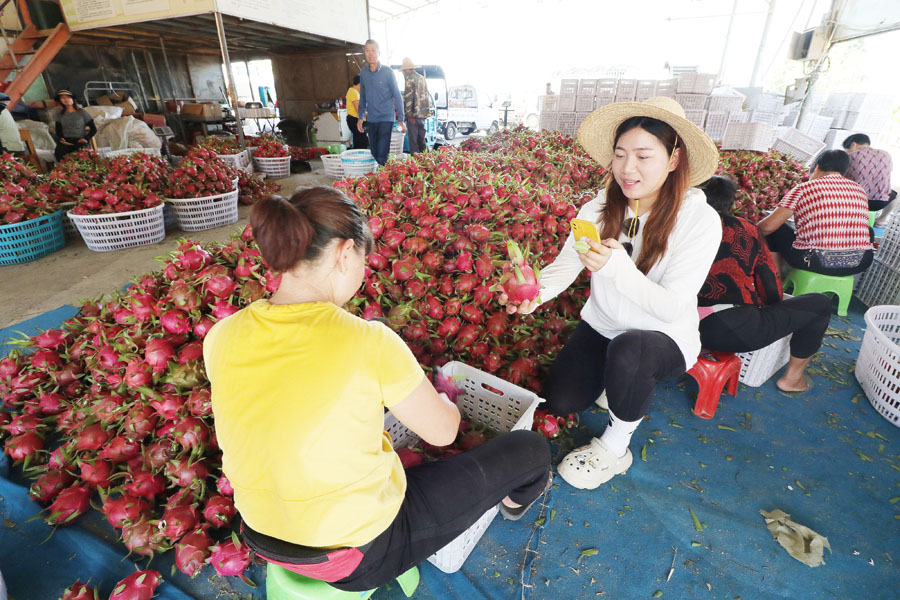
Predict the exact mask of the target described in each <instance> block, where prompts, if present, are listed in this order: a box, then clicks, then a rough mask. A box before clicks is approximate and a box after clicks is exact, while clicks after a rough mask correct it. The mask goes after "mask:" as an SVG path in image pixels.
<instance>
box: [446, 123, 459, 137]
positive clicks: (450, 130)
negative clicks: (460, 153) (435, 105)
mask: <svg viewBox="0 0 900 600" xmlns="http://www.w3.org/2000/svg"><path fill="white" fill-rule="evenodd" d="M444 137H445V138H447V139H448V140H452V139H453V138H455V137H456V125H454V124H453V123H447V124H446V125H444Z"/></svg>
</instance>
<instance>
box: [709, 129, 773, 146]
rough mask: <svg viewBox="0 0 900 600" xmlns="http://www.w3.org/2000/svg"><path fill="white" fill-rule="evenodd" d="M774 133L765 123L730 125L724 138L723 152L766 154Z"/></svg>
mask: <svg viewBox="0 0 900 600" xmlns="http://www.w3.org/2000/svg"><path fill="white" fill-rule="evenodd" d="M773 131H774V130H773V128H772V126H771V125H766V124H764V123H729V124H728V126H727V127H726V128H725V135H724V136H722V150H756V151H757V152H765V151H766V150H768V149H769V146H770V144H771V143H772V133H773Z"/></svg>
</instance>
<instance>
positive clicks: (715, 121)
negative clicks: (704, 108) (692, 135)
mask: <svg viewBox="0 0 900 600" xmlns="http://www.w3.org/2000/svg"><path fill="white" fill-rule="evenodd" d="M727 126H728V113H727V112H722V111H712V110H711V111H709V112H708V113H706V121H705V122H704V124H703V131H705V132H706V134H707V135H708V136H709V137H710V139H712V140H713V141H715V142H721V141H722V136H724V135H725V128H726V127H727Z"/></svg>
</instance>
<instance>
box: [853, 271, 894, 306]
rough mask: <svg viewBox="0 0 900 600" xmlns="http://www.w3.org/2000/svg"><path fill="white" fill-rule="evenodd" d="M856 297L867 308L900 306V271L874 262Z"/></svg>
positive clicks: (863, 278) (866, 273) (865, 275)
mask: <svg viewBox="0 0 900 600" xmlns="http://www.w3.org/2000/svg"><path fill="white" fill-rule="evenodd" d="M856 297H857V298H859V300H860V302H862V303H863V304H865V305H866V306H876V305H879V304H900V269H894V268H892V267H890V266H888V265H886V264H884V263H882V262H881V261H879V260H873V261H872V264H871V265H870V266H869V268H868V269H866V272H865V274H864V275H863V277H862V279H861V280H860V282H859V288H858V289H857V290H856Z"/></svg>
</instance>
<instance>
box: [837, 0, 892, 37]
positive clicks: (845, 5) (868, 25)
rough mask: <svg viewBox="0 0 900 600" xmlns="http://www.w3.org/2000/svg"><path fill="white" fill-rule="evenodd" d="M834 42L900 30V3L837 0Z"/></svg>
mask: <svg viewBox="0 0 900 600" xmlns="http://www.w3.org/2000/svg"><path fill="white" fill-rule="evenodd" d="M836 4H837V9H838V18H837V21H838V23H837V27H836V28H835V32H834V39H833V41H834V42H840V41H842V40H848V39H853V38H857V37H864V36H866V35H871V34H873V33H884V32H887V31H894V30H897V29H900V2H896V1H891V2H885V1H884V0H836Z"/></svg>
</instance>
